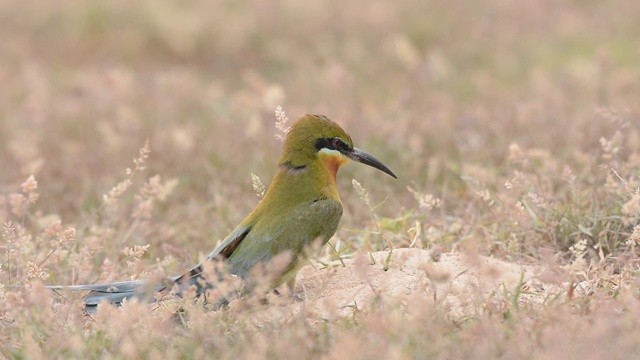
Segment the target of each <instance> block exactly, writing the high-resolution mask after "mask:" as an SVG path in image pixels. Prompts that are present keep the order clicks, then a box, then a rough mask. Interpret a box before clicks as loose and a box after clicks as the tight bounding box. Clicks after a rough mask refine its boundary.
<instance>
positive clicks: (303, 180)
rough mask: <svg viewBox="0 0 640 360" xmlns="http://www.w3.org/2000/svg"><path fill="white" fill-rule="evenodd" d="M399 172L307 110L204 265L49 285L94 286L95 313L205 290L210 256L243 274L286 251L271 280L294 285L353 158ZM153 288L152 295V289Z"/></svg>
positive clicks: (333, 221)
mask: <svg viewBox="0 0 640 360" xmlns="http://www.w3.org/2000/svg"><path fill="white" fill-rule="evenodd" d="M351 160H353V161H356V162H360V163H362V164H366V165H369V166H371V167H374V168H376V169H378V170H380V171H382V172H384V173H386V174H388V175H390V176H392V177H393V178H395V179H397V176H396V175H395V174H394V173H393V171H391V170H390V169H389V168H388V167H387V166H386V165H384V164H383V163H382V162H381V161H380V160H378V159H376V158H375V157H374V156H373V155H370V154H368V153H367V152H365V151H363V150H360V149H358V148H356V147H354V145H353V141H352V139H351V137H350V136H349V135H348V134H347V133H346V132H345V131H344V130H343V129H342V128H341V127H340V126H339V125H338V124H337V123H336V122H334V121H332V120H330V119H329V118H328V117H326V116H324V115H313V114H307V115H304V116H302V117H301V118H300V119H298V120H297V121H295V122H294V123H293V124H292V125H291V128H290V130H289V131H288V132H287V134H286V136H285V139H284V147H283V150H282V154H281V156H280V159H279V161H278V170H277V173H276V175H275V176H274V178H273V180H272V181H271V183H270V185H269V187H268V188H267V191H266V193H265V194H264V197H263V198H262V199H261V200H260V202H259V203H258V205H257V206H256V207H255V209H254V210H253V211H251V213H249V215H248V216H247V217H246V218H245V219H244V220H243V221H242V222H241V223H240V224H239V225H238V226H237V227H236V228H235V229H234V230H233V231H231V233H230V234H229V235H228V236H227V237H226V238H225V239H224V240H223V241H222V242H221V243H220V244H219V245H218V246H217V247H216V248H215V249H214V250H213V251H211V253H209V255H208V256H207V257H206V258H205V259H204V260H203V261H202V262H200V263H199V264H197V265H195V266H193V267H192V268H191V269H190V270H189V271H187V272H186V273H184V274H182V275H179V276H174V277H171V278H169V279H167V280H170V281H169V282H168V283H167V282H166V281H165V283H163V284H159V285H154V284H150V283H148V282H146V281H144V280H138V281H123V282H116V283H108V284H89V285H70V286H50V287H49V288H50V289H52V290H56V291H57V290H75V291H80V290H82V291H89V293H88V294H87V295H85V296H84V298H83V300H84V305H85V311H86V312H87V313H89V314H92V313H95V312H96V311H97V307H98V305H99V304H100V303H103V302H107V303H111V304H114V305H116V306H120V305H121V304H122V303H123V302H124V301H125V300H128V299H133V298H138V299H141V298H146V299H149V300H151V301H153V300H154V296H150V295H153V294H154V293H157V292H162V291H166V290H170V289H171V288H172V287H173V286H175V285H179V288H180V289H181V291H182V290H184V289H186V288H188V287H191V286H194V287H195V290H196V291H195V292H196V295H198V296H200V295H202V294H204V293H205V292H206V290H207V289H209V288H211V286H208V285H207V284H206V283H205V282H204V281H203V278H204V273H203V272H204V268H205V265H206V263H207V262H210V261H216V262H218V263H222V264H223V266H224V268H225V270H226V271H228V273H230V274H233V275H236V276H238V277H240V278H246V277H247V276H248V275H249V272H250V270H251V269H252V268H254V266H256V265H257V264H266V263H268V262H269V261H270V260H272V259H273V258H274V257H276V256H278V255H280V254H288V255H289V256H288V261H289V263H288V264H287V266H286V267H284V270H283V271H282V273H281V274H279V275H280V276H278V277H276V279H277V280H276V281H275V282H274V284H273V285H274V286H276V285H279V284H282V283H285V282H287V283H288V284H290V285H291V284H292V282H293V281H295V275H296V273H297V270H298V269H299V267H300V263H301V262H302V260H303V259H304V258H305V255H306V253H305V251H306V250H307V249H308V248H309V247H310V246H311V245H312V244H314V243H316V242H319V243H320V245H324V244H326V243H327V242H328V241H329V239H330V238H331V237H332V236H333V235H334V234H335V233H336V231H337V229H338V225H339V223H340V218H341V217H342V212H343V209H342V201H341V199H340V195H339V194H338V187H337V181H336V177H337V172H338V170H339V169H340V168H341V167H342V166H343V165H345V164H347V163H348V162H349V161H351ZM150 293H151V294H150Z"/></svg>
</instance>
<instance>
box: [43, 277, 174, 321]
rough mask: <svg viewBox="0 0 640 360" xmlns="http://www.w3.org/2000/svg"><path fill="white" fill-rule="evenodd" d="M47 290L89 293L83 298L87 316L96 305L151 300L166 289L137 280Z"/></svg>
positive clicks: (55, 287) (93, 311)
mask: <svg viewBox="0 0 640 360" xmlns="http://www.w3.org/2000/svg"><path fill="white" fill-rule="evenodd" d="M47 288H48V289H51V290H54V291H59V290H69V291H89V293H88V294H87V295H85V296H84V304H85V311H86V312H87V313H89V314H95V313H96V311H97V309H98V304H100V303H101V302H106V303H111V304H114V305H116V306H120V305H122V302H123V301H125V300H132V299H138V300H141V301H148V300H153V299H154V297H155V293H157V292H159V291H163V290H164V289H165V288H166V287H165V286H162V285H153V284H152V283H150V282H147V281H144V280H138V281H123V282H115V283H109V284H91V285H69V286H47Z"/></svg>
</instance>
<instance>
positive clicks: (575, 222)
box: [0, 0, 640, 359]
mask: <svg viewBox="0 0 640 360" xmlns="http://www.w3.org/2000/svg"><path fill="white" fill-rule="evenodd" d="M0 15H1V16H2V19H3V20H2V25H0V37H2V39H3V41H2V43H3V44H2V46H0V79H1V80H2V87H0V117H1V121H0V164H1V168H2V171H1V172H0V223H2V224H3V225H2V242H1V243H0V246H1V248H0V255H1V258H2V260H1V261H0V263H1V268H0V279H2V284H3V286H4V289H2V291H1V292H0V344H1V345H0V352H1V353H2V355H3V356H5V357H10V358H12V357H16V358H39V357H79V358H84V357H87V355H89V356H91V357H121V358H122V357H127V358H130V357H132V358H136V357H149V358H165V357H170V358H177V357H181V358H191V357H206V356H208V357H214V358H249V357H252V358H301V357H309V358H310V357H318V356H321V357H327V358H350V359H352V358H354V357H355V358H367V359H369V358H497V357H501V358H602V357H605V356H606V357H607V358H629V357H634V356H633V354H637V353H639V352H640V340H639V339H638V336H637V334H638V331H639V330H640V329H639V327H638V321H637V319H638V317H639V316H640V308H639V306H640V305H639V300H640V293H639V291H638V289H639V288H640V280H639V279H640V277H639V275H640V274H639V272H640V267H639V266H640V265H639V261H638V259H639V255H640V227H638V226H639V224H640V221H639V214H640V193H639V190H638V189H639V188H640V170H639V169H640V125H639V124H640V121H639V115H640V107H639V106H640V105H639V104H640V103H639V102H638V94H639V93H640V65H639V64H640V48H639V47H638V43H637V39H638V38H640V23H639V22H638V21H637V19H638V18H640V3H638V2H637V1H630V0H626V1H622V2H617V3H615V4H613V3H609V2H596V1H580V2H577V1H551V0H542V1H536V2H531V3H526V4H525V3H522V2H518V1H493V2H476V1H471V0H463V1H457V2H444V1H442V2H421V1H399V2H397V1H396V2H373V3H372V2H369V1H350V2H336V1H331V2H325V1H306V2H300V1H278V2H275V3H268V2H261V1H250V2H235V1H200V0H194V1H189V2H187V3H184V2H178V1H175V2H163V3H159V2H157V1H138V2H133V3H132V2H125V1H92V2H82V3H78V2H74V1H65V0H63V1H56V2H50V3H36V2H30V1H21V2H18V1H5V2H2V3H1V4H0ZM277 105H282V106H283V107H284V109H285V110H286V111H287V115H288V116H289V118H291V119H293V118H297V117H298V116H300V115H302V114H304V113H307V112H311V113H322V114H325V115H327V116H329V117H330V118H332V119H334V120H336V121H338V122H339V123H340V124H341V125H343V127H344V128H345V129H346V130H347V131H349V132H350V133H351V135H352V136H353V138H354V141H355V142H356V145H357V146H358V147H361V148H363V149H365V150H367V151H369V152H371V153H372V154H374V155H376V156H377V157H378V158H380V159H381V160H383V161H384V162H385V163H386V164H387V165H389V166H390V167H391V168H392V169H393V170H394V172H395V173H396V174H398V176H399V178H400V180H399V181H395V182H394V181H390V179H389V178H388V177H386V176H384V175H382V174H379V173H377V172H375V170H373V169H368V168H366V167H363V166H356V165H350V166H347V167H346V168H345V169H343V170H341V174H340V175H341V176H340V179H339V186H340V188H341V193H342V197H343V202H344V205H345V216H344V218H343V221H342V226H343V229H341V230H339V232H338V234H337V236H336V238H334V240H333V241H332V244H333V245H334V248H336V249H337V250H338V251H339V254H336V253H335V252H334V251H333V250H331V249H330V248H329V247H326V248H325V249H323V251H322V252H321V254H320V255H319V258H320V259H321V260H323V261H329V260H335V259H336V258H338V257H339V256H343V257H349V256H351V254H354V253H357V252H367V251H370V250H379V249H384V248H386V247H388V246H389V244H392V246H393V247H396V248H399V247H409V246H412V247H423V248H433V247H437V248H438V249H442V251H445V252H449V251H457V252H471V253H481V254H484V255H490V256H494V257H497V258H500V259H506V260H509V261H513V262H518V263H527V264H537V265H543V266H546V267H548V268H549V269H552V271H550V273H551V274H552V275H550V279H549V281H551V282H555V283H558V284H562V283H569V284H579V285H580V289H588V296H574V295H575V294H573V290H571V291H569V292H568V293H567V294H563V296H562V298H561V299H560V298H550V299H548V300H547V301H544V302H542V303H528V302H526V301H520V300H521V298H520V295H521V293H522V291H524V290H523V289H518V288H516V289H505V291H504V292H503V293H501V294H499V296H494V297H492V298H483V297H480V298H478V299H476V300H477V301H476V303H477V311H475V312H474V313H471V314H468V316H467V317H465V318H464V320H460V319H459V318H456V319H454V318H452V317H451V316H449V314H448V312H447V309H446V308H443V307H441V306H438V303H434V302H433V301H431V302H429V301H426V300H424V299H413V298H407V299H405V300H404V301H403V302H401V303H400V304H397V303H392V302H390V301H389V300H385V299H384V296H382V297H381V298H379V299H374V300H372V302H373V303H372V304H368V305H369V306H368V307H367V308H368V309H369V310H368V311H362V312H359V311H354V313H353V316H352V317H349V318H342V317H335V318H325V317H322V316H319V315H318V314H317V313H314V312H313V311H311V310H308V309H307V310H308V311H307V310H304V309H306V308H303V310H302V311H296V312H289V311H287V310H286V309H288V308H287V307H284V306H283V309H285V310H282V316H279V317H277V319H275V320H272V321H270V322H259V321H257V320H256V317H259V314H260V312H261V311H263V310H264V309H265V307H273V308H278V306H281V303H287V302H291V301H292V300H290V299H289V298H286V297H282V298H277V297H276V298H274V299H272V300H271V302H270V305H263V304H262V303H261V302H260V301H257V300H256V299H254V298H252V297H247V298H245V299H241V300H238V302H236V304H235V305H234V306H232V307H231V308H229V309H226V310H224V311H208V312H207V311H204V310H203V309H202V307H201V306H200V305H198V304H193V303H191V302H189V301H180V300H175V301H174V302H167V303H164V305H162V306H160V307H159V308H157V309H155V310H154V311H149V308H148V306H147V305H143V304H135V303H132V304H128V305H129V306H127V307H125V308H123V309H113V308H108V307H107V308H104V309H103V310H102V311H101V312H99V314H98V315H97V316H96V317H95V318H87V317H85V316H83V314H82V311H81V308H80V302H79V301H78V299H77V298H69V297H68V296H69V294H64V295H65V296H66V298H62V297H59V296H52V294H51V293H50V292H49V291H47V290H46V289H43V288H42V285H41V284H43V283H44V284H77V283H88V282H97V281H99V282H102V281H114V280H127V279H137V278H146V277H149V276H156V275H155V274H177V273H180V272H181V271H183V270H185V269H186V268H188V267H189V266H190V265H193V264H194V263H195V262H197V261H198V260H199V259H200V258H202V256H203V254H206V253H208V252H209V251H210V250H211V249H213V247H214V246H215V245H216V242H217V241H218V240H219V239H222V238H224V236H225V235H226V234H227V233H228V232H229V231H230V230H231V229H232V228H233V227H234V226H235V225H236V224H237V223H238V222H239V221H241V219H242V218H243V217H244V216H245V215H246V214H247V213H248V212H249V211H250V210H251V209H252V208H253V207H254V206H255V204H256V203H257V201H258V200H259V199H258V198H257V197H256V196H255V192H253V191H252V190H251V187H252V183H254V184H255V183H256V180H255V178H253V177H252V176H251V174H256V175H257V176H259V177H260V178H261V179H262V181H263V182H264V183H268V179H270V178H271V176H272V175H273V174H274V171H275V166H274V165H275V159H276V158H277V156H278V154H279V151H280V146H281V143H280V142H279V141H278V140H276V138H275V137H274V134H276V129H275V127H274V125H273V124H274V121H275V118H274V109H275V108H276V106H277ZM147 140H148V143H146V141H147ZM132 159H135V160H134V161H132ZM352 178H356V179H358V181H359V183H360V184H362V187H363V188H364V189H366V191H367V192H368V198H367V199H369V200H368V203H367V204H365V203H364V202H363V201H361V200H359V199H358V197H359V194H358V192H356V191H355V190H354V189H353V188H352V186H351V179H352ZM408 187H409V188H410V189H408ZM361 195H363V194H361ZM381 202H382V205H380V206H377V204H378V203H381ZM367 205H368V206H367ZM349 229H358V230H357V231H349ZM14 286H18V287H14ZM569 288H572V287H569ZM576 291H577V290H576ZM181 306H182V307H183V308H185V309H187V314H188V316H189V318H188V320H186V322H185V323H184V324H183V325H176V323H175V321H174V320H172V319H174V318H173V314H174V313H175V310H176V309H177V308H179V307H181ZM256 314H258V315H256Z"/></svg>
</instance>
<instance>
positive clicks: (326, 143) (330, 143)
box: [316, 137, 350, 151]
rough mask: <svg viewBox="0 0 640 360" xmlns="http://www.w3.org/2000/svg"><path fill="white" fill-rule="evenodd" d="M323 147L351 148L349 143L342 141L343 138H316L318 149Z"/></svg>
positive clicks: (331, 148)
mask: <svg viewBox="0 0 640 360" xmlns="http://www.w3.org/2000/svg"><path fill="white" fill-rule="evenodd" d="M321 149H329V150H349V149H350V147H349V145H348V144H347V143H345V142H344V141H342V139H340V138H338V137H335V138H323V139H318V140H316V150H318V151H320V150H321Z"/></svg>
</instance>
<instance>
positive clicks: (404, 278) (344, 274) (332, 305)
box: [293, 248, 561, 318]
mask: <svg viewBox="0 0 640 360" xmlns="http://www.w3.org/2000/svg"><path fill="white" fill-rule="evenodd" d="M372 257H373V259H375V263H374V261H372V260H371V257H370V256H369V255H368V254H367V255H359V256H358V257H356V258H354V259H351V260H345V262H344V265H343V264H342V263H340V262H337V263H333V264H330V266H329V267H326V268H322V269H320V268H318V266H315V267H313V266H307V267H305V268H303V269H302V270H301V271H300V273H299V274H298V278H297V286H296V293H297V294H298V296H299V297H301V298H304V299H305V301H302V302H298V303H297V304H294V305H293V306H294V307H296V308H301V307H306V308H309V307H312V308H313V310H314V311H315V312H318V313H320V315H321V316H322V317H326V318H331V317H335V316H349V315H351V314H352V313H353V312H354V311H356V310H357V311H366V310H367V307H368V306H370V305H371V304H373V303H375V301H376V299H379V300H382V301H384V302H385V303H388V304H400V305H402V304H405V305H406V304H407V302H408V301H419V302H422V301H429V302H432V303H434V304H438V305H439V306H442V308H443V309H445V311H447V313H448V315H449V316H451V317H453V318H463V317H465V316H473V314H474V313H475V314H477V311H478V310H479V309H478V307H479V306H482V305H483V304H486V303H487V301H491V299H492V297H494V298H496V299H505V298H506V297H505V296H506V295H505V294H514V293H517V292H518V290H521V291H522V292H523V293H524V294H523V295H522V298H523V299H524V298H525V297H526V298H527V300H533V301H544V299H545V298H547V297H548V295H549V294H550V293H551V292H555V293H557V292H558V291H559V290H561V287H558V286H557V285H553V284H545V283H543V282H542V281H541V280H540V275H541V274H542V273H543V272H544V271H545V269H543V268H537V267H533V266H521V265H518V264H514V263H509V262H504V261H500V260H496V259H492V258H488V257H484V256H479V255H477V256H469V255H463V254H460V253H442V254H439V253H434V252H430V251H426V250H422V249H408V248H405V249H396V250H394V251H393V253H392V254H391V257H390V258H389V252H388V251H381V252H376V253H373V254H372ZM388 258H389V261H388V266H387V269H386V270H385V263H387V259H388Z"/></svg>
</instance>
